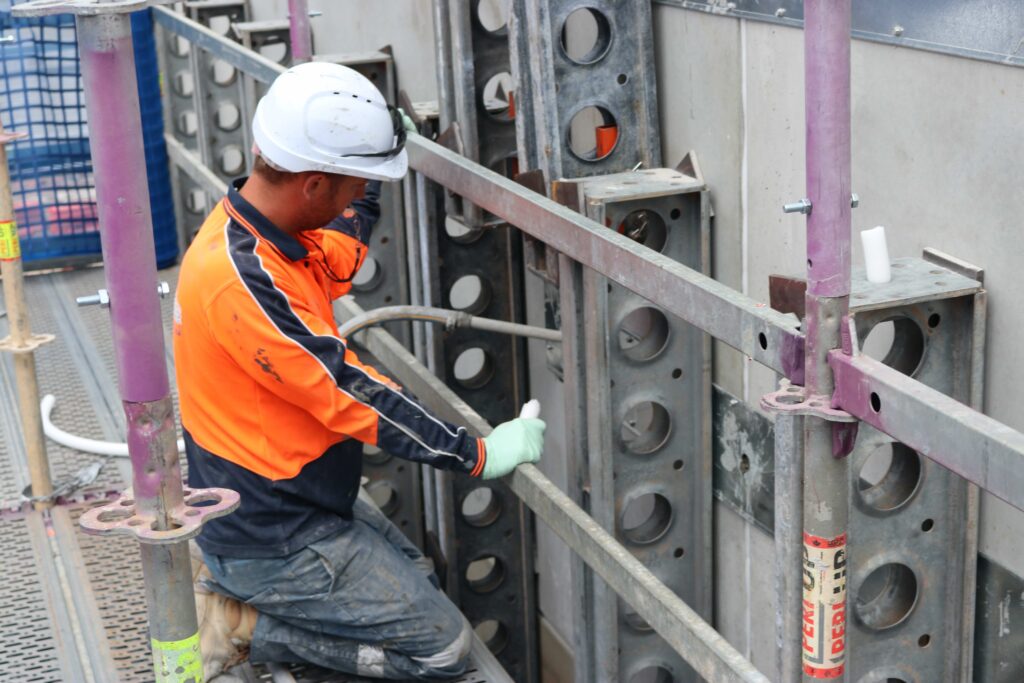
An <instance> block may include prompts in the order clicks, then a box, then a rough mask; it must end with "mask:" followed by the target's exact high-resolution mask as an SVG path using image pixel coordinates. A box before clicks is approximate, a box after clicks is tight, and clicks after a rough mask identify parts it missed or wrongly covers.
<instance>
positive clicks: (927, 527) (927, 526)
mask: <svg viewBox="0 0 1024 683" xmlns="http://www.w3.org/2000/svg"><path fill="white" fill-rule="evenodd" d="M934 528H935V520H934V519H926V520H924V521H923V522H921V531H923V532H925V533H928V532H929V531H931V530H932V529H934Z"/></svg>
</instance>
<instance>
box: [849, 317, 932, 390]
mask: <svg viewBox="0 0 1024 683" xmlns="http://www.w3.org/2000/svg"><path fill="white" fill-rule="evenodd" d="M924 347H925V340H924V333H923V332H922V331H921V328H920V327H919V326H918V324H917V323H916V322H914V321H913V320H911V319H910V318H907V317H905V316H899V317H896V318H890V319H888V320H883V321H882V322H880V323H878V324H877V325H875V326H874V327H873V328H871V331H870V332H868V335H867V337H865V338H864V343H863V344H861V352H862V353H863V354H864V355H865V356H870V357H871V358H874V359H875V360H878V361H881V362H882V363H885V364H886V365H888V366H889V367H891V368H892V369H894V370H899V371H900V372H902V373H903V374H904V375H914V374H915V373H916V372H917V369H918V367H920V365H921V360H922V359H923V358H924Z"/></svg>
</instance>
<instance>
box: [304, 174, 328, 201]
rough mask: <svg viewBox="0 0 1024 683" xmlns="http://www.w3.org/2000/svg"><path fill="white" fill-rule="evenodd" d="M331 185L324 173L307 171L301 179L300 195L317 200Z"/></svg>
mask: <svg viewBox="0 0 1024 683" xmlns="http://www.w3.org/2000/svg"><path fill="white" fill-rule="evenodd" d="M330 185H331V181H330V178H328V177H327V174H326V173H309V174H307V175H306V177H305V178H303V180H302V195H303V196H304V197H305V198H306V199H310V200H318V199H320V197H321V195H322V194H323V192H324V190H325V189H326V188H329V187H330Z"/></svg>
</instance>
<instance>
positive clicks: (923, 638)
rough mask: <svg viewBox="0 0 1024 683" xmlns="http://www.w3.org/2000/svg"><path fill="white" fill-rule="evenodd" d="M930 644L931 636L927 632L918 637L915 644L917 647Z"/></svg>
mask: <svg viewBox="0 0 1024 683" xmlns="http://www.w3.org/2000/svg"><path fill="white" fill-rule="evenodd" d="M931 644H932V637H931V635H930V634H928V633H925V634H924V635H922V636H921V637H920V638H918V639H917V646H918V647H928V646H929V645H931Z"/></svg>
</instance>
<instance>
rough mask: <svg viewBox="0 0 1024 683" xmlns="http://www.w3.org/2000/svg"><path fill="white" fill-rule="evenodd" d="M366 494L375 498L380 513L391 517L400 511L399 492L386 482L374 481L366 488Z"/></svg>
mask: <svg viewBox="0 0 1024 683" xmlns="http://www.w3.org/2000/svg"><path fill="white" fill-rule="evenodd" d="M366 492H367V493H369V494H370V498H373V502H374V503H376V504H377V507H379V508H380V511H381V512H383V513H384V514H385V515H388V516H389V517H390V516H391V515H393V514H394V513H395V511H396V510H397V509H398V502H399V501H398V491H396V490H395V488H394V487H393V486H392V485H391V484H389V483H388V482H386V481H374V482H371V483H370V485H369V486H367V487H366Z"/></svg>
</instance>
